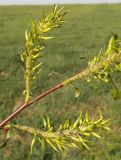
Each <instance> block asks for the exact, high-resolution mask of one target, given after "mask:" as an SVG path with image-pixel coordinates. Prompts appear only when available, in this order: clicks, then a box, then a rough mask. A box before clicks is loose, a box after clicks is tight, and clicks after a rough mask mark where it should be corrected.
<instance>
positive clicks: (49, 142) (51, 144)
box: [46, 139, 58, 152]
mask: <svg viewBox="0 0 121 160" xmlns="http://www.w3.org/2000/svg"><path fill="white" fill-rule="evenodd" d="M46 141H47V143H48V144H49V145H50V146H51V147H52V148H53V149H54V150H55V151H56V152H58V149H57V148H56V147H55V146H54V144H53V143H52V142H51V140H49V139H46Z"/></svg>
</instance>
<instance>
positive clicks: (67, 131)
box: [11, 113, 110, 152]
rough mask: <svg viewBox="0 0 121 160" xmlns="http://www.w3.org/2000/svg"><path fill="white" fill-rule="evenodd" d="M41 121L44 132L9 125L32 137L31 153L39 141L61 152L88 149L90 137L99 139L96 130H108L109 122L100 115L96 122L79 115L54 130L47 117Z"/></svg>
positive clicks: (86, 115) (86, 116)
mask: <svg viewBox="0 0 121 160" xmlns="http://www.w3.org/2000/svg"><path fill="white" fill-rule="evenodd" d="M42 119H43V126H44V130H40V129H36V128H31V127H28V126H20V125H11V127H12V128H14V129H17V130H21V131H24V132H27V133H30V134H32V135H33V136H34V138H33V140H32V143H31V151H32V148H33V145H34V144H35V142H36V141H39V142H40V143H41V145H44V144H43V143H47V144H49V145H50V146H51V147H52V148H53V149H54V150H55V151H57V152H58V151H61V152H63V150H64V149H67V148H78V149H79V148H81V147H82V146H84V147H85V148H87V149H90V148H89V146H88V142H89V141H88V139H89V137H91V136H94V137H97V138H101V136H100V135H99V134H98V133H97V130H100V129H103V130H108V131H109V130H110V128H109V127H108V126H109V120H104V119H103V117H102V115H101V114H100V118H99V119H98V120H94V119H90V118H89V116H88V114H87V113H86V114H85V115H82V113H81V114H80V116H79V117H78V118H77V119H76V121H75V122H72V121H71V120H69V119H67V120H66V121H65V122H64V124H60V125H59V127H57V128H54V126H53V125H52V124H51V121H50V119H49V117H47V119H45V118H44V117H43V118H42Z"/></svg>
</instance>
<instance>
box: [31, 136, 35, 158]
mask: <svg viewBox="0 0 121 160" xmlns="http://www.w3.org/2000/svg"><path fill="white" fill-rule="evenodd" d="M35 142H36V138H35V136H34V138H33V139H32V142H31V155H32V153H33V146H34V144H35Z"/></svg>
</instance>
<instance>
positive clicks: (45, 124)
mask: <svg viewBox="0 0 121 160" xmlns="http://www.w3.org/2000/svg"><path fill="white" fill-rule="evenodd" d="M42 120H43V124H44V127H45V128H46V127H47V122H46V120H45V118H44V117H43V116H42Z"/></svg>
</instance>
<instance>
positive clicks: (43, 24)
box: [21, 6, 67, 102]
mask: <svg viewBox="0 0 121 160" xmlns="http://www.w3.org/2000/svg"><path fill="white" fill-rule="evenodd" d="M61 11H62V8H61V9H59V10H58V9H57V6H54V8H53V11H52V13H50V14H49V15H48V16H47V17H45V16H44V15H43V18H42V20H38V21H36V20H34V21H32V28H31V29H30V30H27V31H26V32H25V51H24V52H23V53H22V54H21V60H22V61H23V63H24V64H25V81H26V90H25V91H24V93H25V97H26V99H25V101H26V102H27V101H28V100H29V98H30V95H31V93H30V88H31V87H30V86H31V83H32V81H33V80H35V79H36V78H37V76H38V75H39V73H40V72H41V69H40V67H41V65H42V64H43V62H40V60H39V59H40V58H41V57H42V55H43V54H42V51H43V50H44V49H45V47H46V46H45V41H46V40H49V39H52V38H53V37H49V36H47V35H46V33H48V32H49V31H51V30H53V29H54V28H57V27H60V26H61V25H62V24H63V22H64V20H63V17H64V15H65V14H66V13H67V12H64V13H61Z"/></svg>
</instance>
